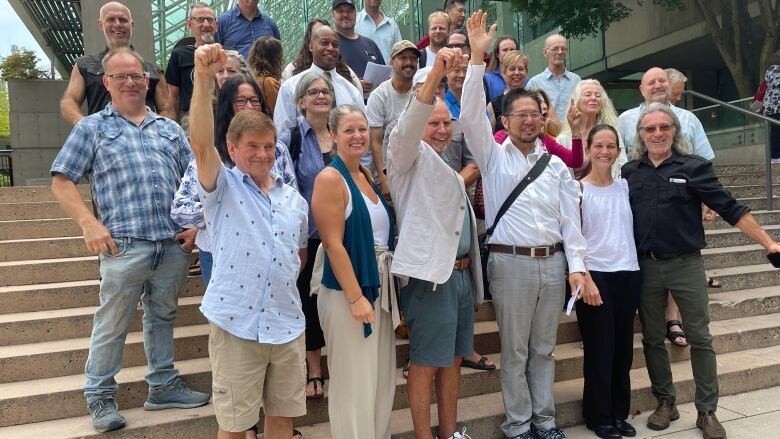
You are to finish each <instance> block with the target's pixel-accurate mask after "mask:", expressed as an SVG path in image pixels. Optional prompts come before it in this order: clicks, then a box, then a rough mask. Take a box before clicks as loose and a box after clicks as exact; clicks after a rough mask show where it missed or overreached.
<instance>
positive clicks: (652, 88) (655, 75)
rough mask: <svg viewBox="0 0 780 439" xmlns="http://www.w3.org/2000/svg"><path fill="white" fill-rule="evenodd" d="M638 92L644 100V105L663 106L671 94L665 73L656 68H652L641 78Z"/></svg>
mask: <svg viewBox="0 0 780 439" xmlns="http://www.w3.org/2000/svg"><path fill="white" fill-rule="evenodd" d="M639 91H640V92H641V93H642V96H643V97H644V98H645V103H648V104H649V103H650V102H658V103H661V104H665V103H667V102H668V101H669V96H670V95H671V94H672V88H671V85H670V84H669V77H668V76H667V75H666V72H664V71H663V70H662V69H659V68H658V67H653V68H652V69H650V70H648V71H647V73H645V74H644V75H643V76H642V82H641V83H640V84H639Z"/></svg>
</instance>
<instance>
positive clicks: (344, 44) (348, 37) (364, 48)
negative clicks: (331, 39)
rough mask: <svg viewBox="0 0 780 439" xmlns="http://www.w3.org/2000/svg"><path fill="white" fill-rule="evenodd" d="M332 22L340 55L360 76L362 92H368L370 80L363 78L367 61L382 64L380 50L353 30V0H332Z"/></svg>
mask: <svg viewBox="0 0 780 439" xmlns="http://www.w3.org/2000/svg"><path fill="white" fill-rule="evenodd" d="M332 15H333V24H334V25H335V27H336V32H338V34H339V47H340V48H341V55H342V57H343V58H344V61H345V62H346V63H347V65H348V66H349V68H351V69H352V71H354V72H355V74H356V75H357V76H358V78H360V84H361V85H362V87H363V93H366V94H367V93H369V92H370V91H371V88H372V87H373V86H374V84H373V82H372V81H368V80H365V79H363V76H365V73H366V66H367V65H368V63H369V62H372V63H374V64H384V63H385V59H384V58H383V57H382V51H381V50H379V46H377V45H376V43H375V42H374V41H373V40H371V39H370V38H366V37H364V36H362V35H359V34H358V33H357V32H355V17H356V15H355V0H333V13H332Z"/></svg>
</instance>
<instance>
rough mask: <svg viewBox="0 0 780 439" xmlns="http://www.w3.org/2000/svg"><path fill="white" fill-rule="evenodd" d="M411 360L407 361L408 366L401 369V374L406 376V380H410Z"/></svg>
mask: <svg viewBox="0 0 780 439" xmlns="http://www.w3.org/2000/svg"><path fill="white" fill-rule="evenodd" d="M411 363H412V362H411V360H406V364H405V365H404V367H403V368H402V369H401V374H402V375H403V376H404V378H406V379H409V365H410V364H411Z"/></svg>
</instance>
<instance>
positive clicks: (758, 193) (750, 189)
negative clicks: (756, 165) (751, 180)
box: [726, 183, 780, 198]
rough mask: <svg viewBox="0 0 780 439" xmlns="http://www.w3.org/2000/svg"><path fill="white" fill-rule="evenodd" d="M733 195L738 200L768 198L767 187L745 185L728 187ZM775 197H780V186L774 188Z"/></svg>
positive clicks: (776, 185)
mask: <svg viewBox="0 0 780 439" xmlns="http://www.w3.org/2000/svg"><path fill="white" fill-rule="evenodd" d="M726 189H728V191H729V192H731V195H733V196H734V197H736V198H748V197H766V187H765V186H764V185H763V184H762V185H748V184H746V183H743V184H742V185H736V186H727V187H726ZM772 190H773V196H775V197H777V196H778V195H780V184H775V185H773V186H772Z"/></svg>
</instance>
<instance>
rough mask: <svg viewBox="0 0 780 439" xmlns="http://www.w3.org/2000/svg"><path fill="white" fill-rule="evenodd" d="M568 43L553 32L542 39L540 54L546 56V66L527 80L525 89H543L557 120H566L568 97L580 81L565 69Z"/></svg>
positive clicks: (561, 36)
mask: <svg viewBox="0 0 780 439" xmlns="http://www.w3.org/2000/svg"><path fill="white" fill-rule="evenodd" d="M567 53H569V44H568V42H567V41H566V38H565V37H564V36H563V35H561V34H553V35H550V36H549V37H547V39H546V40H544V49H543V50H542V54H543V55H544V57H545V58H547V68H546V69H544V71H543V72H542V73H539V74H538V75H535V76H534V77H533V78H531V79H530V80H529V81H528V84H527V85H526V87H525V88H526V90H532V89H535V88H538V89H541V90H544V92H545V93H547V96H549V97H550V103H552V105H553V108H555V114H556V115H558V120H566V109H567V108H568V107H569V98H571V95H572V93H574V87H576V86H577V83H578V82H580V79H581V78H580V76H579V75H577V74H576V73H574V72H570V71H569V70H566V54H567Z"/></svg>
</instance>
